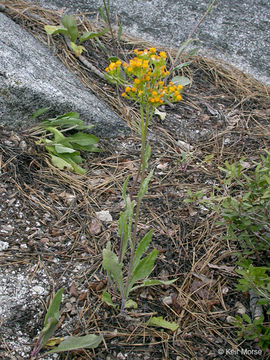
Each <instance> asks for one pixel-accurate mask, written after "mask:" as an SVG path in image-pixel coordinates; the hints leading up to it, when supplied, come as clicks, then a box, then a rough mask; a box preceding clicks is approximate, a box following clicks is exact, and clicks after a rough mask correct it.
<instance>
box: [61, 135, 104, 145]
mask: <svg viewBox="0 0 270 360" xmlns="http://www.w3.org/2000/svg"><path fill="white" fill-rule="evenodd" d="M67 140H68V141H69V142H70V143H75V144H79V145H81V146H89V145H94V144H96V143H98V141H99V138H98V137H96V136H94V135H92V134H85V133H83V132H77V133H76V134H74V135H71V136H69V137H67Z"/></svg>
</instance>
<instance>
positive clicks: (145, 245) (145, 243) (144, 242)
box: [132, 230, 153, 272]
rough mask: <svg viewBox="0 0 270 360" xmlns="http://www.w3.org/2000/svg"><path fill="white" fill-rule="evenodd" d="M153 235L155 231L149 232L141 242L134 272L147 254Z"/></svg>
mask: <svg viewBox="0 0 270 360" xmlns="http://www.w3.org/2000/svg"><path fill="white" fill-rule="evenodd" d="M152 235H153V230H150V231H148V233H147V234H146V235H145V236H144V237H143V238H142V240H141V241H140V242H139V244H138V246H137V249H136V252H135V254H134V258H133V266H132V272H133V271H134V269H135V268H136V267H137V266H138V264H139V262H140V260H141V257H142V255H143V254H144V253H145V252H146V250H147V248H148V245H149V244H150V242H151V239H152Z"/></svg>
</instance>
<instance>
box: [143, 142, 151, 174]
mask: <svg viewBox="0 0 270 360" xmlns="http://www.w3.org/2000/svg"><path fill="white" fill-rule="evenodd" d="M150 155H151V147H150V145H149V143H147V144H146V148H145V155H144V166H145V169H148V160H149V159H150Z"/></svg>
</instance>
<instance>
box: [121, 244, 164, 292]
mask: <svg viewBox="0 0 270 360" xmlns="http://www.w3.org/2000/svg"><path fill="white" fill-rule="evenodd" d="M157 256H158V250H157V249H154V250H153V251H152V252H151V253H150V254H149V255H147V256H146V257H145V258H143V259H142V260H141V261H140V262H139V264H138V265H137V266H136V268H135V269H134V270H133V271H132V276H131V279H130V282H129V284H128V291H127V294H129V292H130V291H131V289H132V287H133V285H134V283H135V282H136V281H138V280H142V279H145V278H147V277H148V276H149V275H150V274H151V272H152V271H153V268H154V263H155V261H156V258H157Z"/></svg>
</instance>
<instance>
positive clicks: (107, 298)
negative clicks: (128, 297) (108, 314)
mask: <svg viewBox="0 0 270 360" xmlns="http://www.w3.org/2000/svg"><path fill="white" fill-rule="evenodd" d="M101 300H102V301H103V302H104V303H105V304H107V305H109V306H112V307H114V308H115V307H116V305H115V304H114V303H113V301H112V297H111V295H110V294H109V293H108V292H107V291H103V293H102V296H101Z"/></svg>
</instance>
